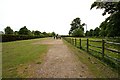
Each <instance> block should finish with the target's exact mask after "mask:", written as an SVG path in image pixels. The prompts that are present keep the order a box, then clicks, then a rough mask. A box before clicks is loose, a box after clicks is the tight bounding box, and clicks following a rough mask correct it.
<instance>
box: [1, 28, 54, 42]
mask: <svg viewBox="0 0 120 80" xmlns="http://www.w3.org/2000/svg"><path fill="white" fill-rule="evenodd" d="M4 32H5V33H2V42H8V41H16V40H26V39H35V38H44V37H52V36H55V35H56V34H55V32H52V33H46V32H40V31H38V30H36V31H30V30H29V29H27V27H26V26H24V27H22V28H20V30H19V31H13V29H11V27H10V26H7V27H6V28H5V29H4Z"/></svg>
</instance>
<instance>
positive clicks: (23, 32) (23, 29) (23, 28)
mask: <svg viewBox="0 0 120 80" xmlns="http://www.w3.org/2000/svg"><path fill="white" fill-rule="evenodd" d="M18 33H19V34H20V35H29V33H30V30H28V29H27V27H26V26H24V27H22V28H20V30H19V32H18Z"/></svg>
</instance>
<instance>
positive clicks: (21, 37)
mask: <svg viewBox="0 0 120 80" xmlns="http://www.w3.org/2000/svg"><path fill="white" fill-rule="evenodd" d="M43 37H44V36H28V35H5V34H4V35H2V42H9V41H16V40H27V39H35V38H43Z"/></svg>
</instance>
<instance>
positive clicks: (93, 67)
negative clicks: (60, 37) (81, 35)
mask: <svg viewBox="0 0 120 80" xmlns="http://www.w3.org/2000/svg"><path fill="white" fill-rule="evenodd" d="M64 43H65V44H67V46H68V47H69V48H70V50H71V51H73V52H74V53H75V55H77V56H78V58H79V60H80V61H81V62H82V63H84V64H85V65H86V66H87V67H88V70H89V71H90V72H92V74H93V75H94V76H95V77H96V78H118V76H119V75H118V73H117V71H116V70H114V69H112V68H111V67H110V66H108V65H106V64H105V63H104V62H102V61H100V60H99V59H97V58H95V57H93V56H92V55H90V54H88V53H87V52H86V51H85V50H83V49H78V48H76V47H75V46H73V45H71V44H69V43H68V42H66V41H65V40H64Z"/></svg>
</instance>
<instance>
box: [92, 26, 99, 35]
mask: <svg viewBox="0 0 120 80" xmlns="http://www.w3.org/2000/svg"><path fill="white" fill-rule="evenodd" d="M99 33H100V28H98V27H96V28H95V29H94V32H93V34H94V36H96V37H98V36H99Z"/></svg>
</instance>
